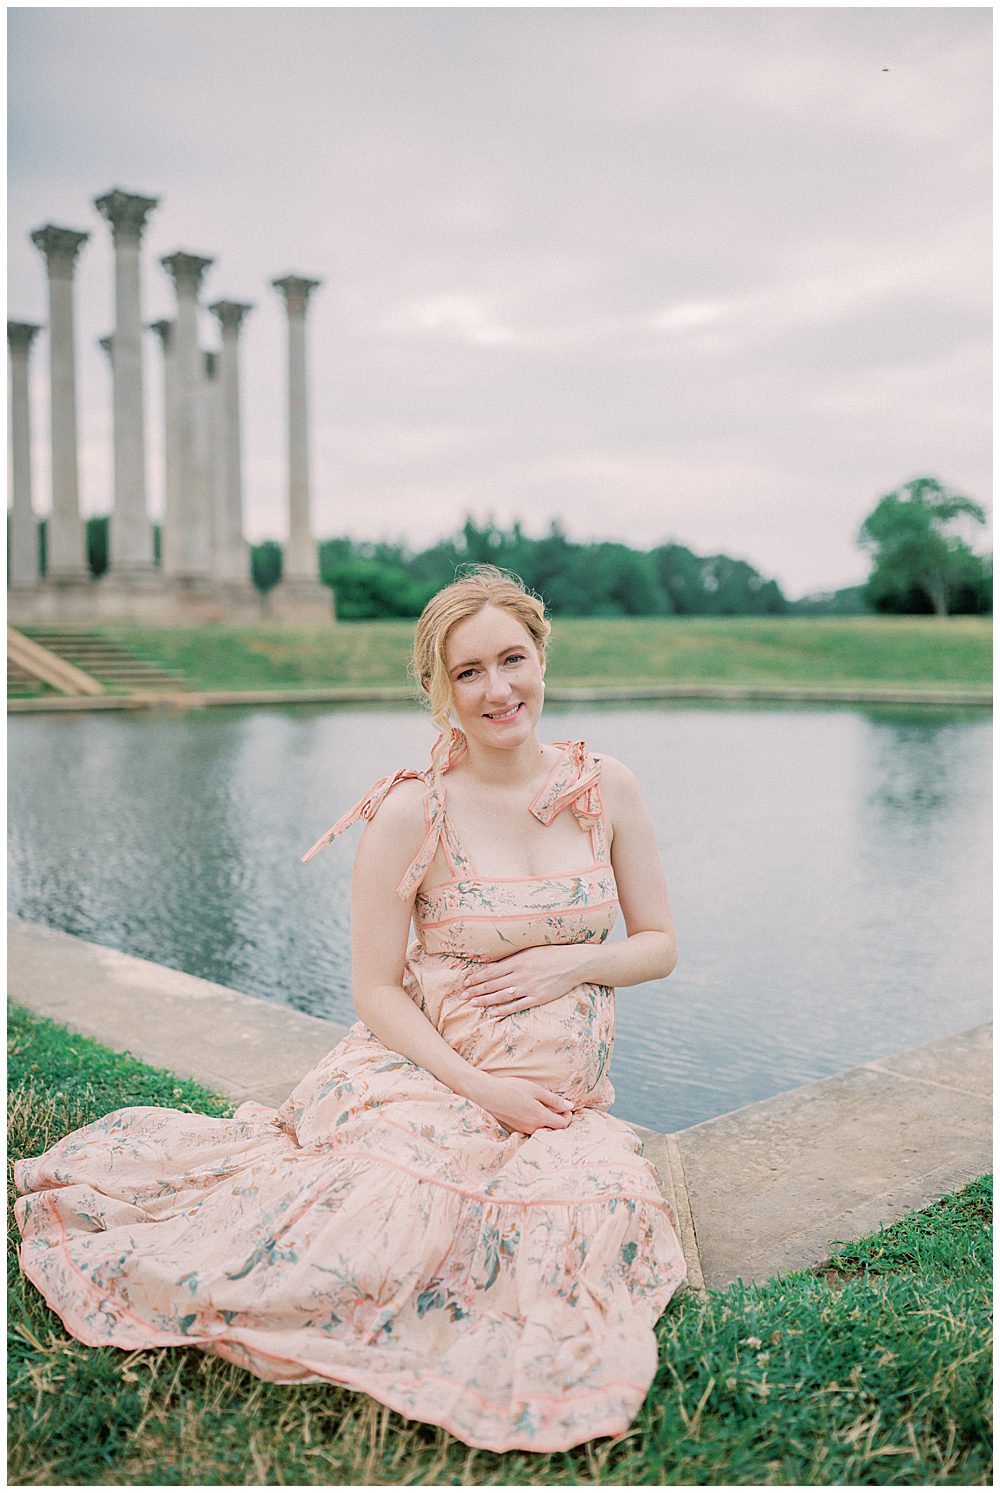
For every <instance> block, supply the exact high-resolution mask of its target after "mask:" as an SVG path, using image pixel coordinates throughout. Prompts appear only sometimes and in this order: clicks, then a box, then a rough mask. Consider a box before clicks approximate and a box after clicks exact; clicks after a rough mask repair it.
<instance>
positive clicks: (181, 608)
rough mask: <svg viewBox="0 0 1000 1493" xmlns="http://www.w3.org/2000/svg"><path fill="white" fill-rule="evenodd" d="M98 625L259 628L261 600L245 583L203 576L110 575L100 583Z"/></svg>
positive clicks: (257, 592) (111, 573)
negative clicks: (224, 624)
mask: <svg viewBox="0 0 1000 1493" xmlns="http://www.w3.org/2000/svg"><path fill="white" fill-rule="evenodd" d="M100 587H101V591H100V595H99V598H98V600H99V607H100V616H101V618H102V620H104V621H108V622H138V623H150V624H153V625H164V626H174V627H199V626H201V625H202V624H203V623H208V622H259V621H260V620H261V617H262V616H263V607H262V605H261V594H260V592H259V591H258V590H257V588H256V587H255V586H253V585H252V584H251V583H250V582H249V581H246V582H243V583H242V584H236V583H233V582H227V581H215V580H212V578H211V576H205V575H166V576H165V575H163V574H162V573H160V572H156V573H154V575H153V576H152V577H150V576H148V575H143V576H135V577H128V578H126V577H122V576H119V575H118V573H117V572H111V571H109V572H108V574H107V575H106V576H103V577H102V579H101V582H100Z"/></svg>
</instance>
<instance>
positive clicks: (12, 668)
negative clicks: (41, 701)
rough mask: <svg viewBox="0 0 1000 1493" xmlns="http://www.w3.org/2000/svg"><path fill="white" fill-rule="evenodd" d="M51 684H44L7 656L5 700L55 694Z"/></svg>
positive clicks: (28, 670)
mask: <svg viewBox="0 0 1000 1493" xmlns="http://www.w3.org/2000/svg"><path fill="white" fill-rule="evenodd" d="M56 693H57V692H56V690H54V689H53V688H52V686H51V684H46V683H45V682H44V680H42V679H39V678H38V676H37V675H36V674H32V673H31V671H30V669H26V668H25V667H24V665H23V664H21V663H18V661H17V660H16V659H13V658H11V656H10V654H9V653H8V655H7V699H8V700H23V699H27V698H28V697H29V696H38V695H54V694H56Z"/></svg>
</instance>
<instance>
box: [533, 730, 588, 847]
mask: <svg viewBox="0 0 1000 1493" xmlns="http://www.w3.org/2000/svg"><path fill="white" fill-rule="evenodd" d="M553 745H554V746H559V747H563V748H565V751H566V755H565V757H564V759H563V762H562V765H561V767H559V768H558V769H557V770H556V772H555V773H554V774H553V776H552V777H551V778H549V779H548V781H547V782H545V783H543V784H542V786H541V788H540V789H539V791H538V793H537V794H536V796H535V797H534V798H533V799H532V801H531V803H530V804H529V806H528V807H529V810H530V812H531V813H532V814H534V816H535V818H536V819H538V820H539V821H540V822H541V823H542V824H551V822H552V820H553V819H554V818H555V817H556V815H557V814H560V813H561V812H562V811H563V809H565V808H568V807H570V808H572V810H573V814H574V816H575V817H576V819H577V820H579V822H580V823H581V824H583V825H585V826H586V827H587V828H588V829H592V828H593V827H594V826H595V825H599V824H601V823H602V820H603V804H602V802H601V787H600V783H601V759H600V758H599V757H593V756H591V754H590V753H589V752H588V751H587V745H586V742H583V741H557V742H554V743H553Z"/></svg>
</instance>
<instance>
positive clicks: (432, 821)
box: [302, 728, 466, 902]
mask: <svg viewBox="0 0 1000 1493" xmlns="http://www.w3.org/2000/svg"><path fill="white" fill-rule="evenodd" d="M441 740H442V738H441V737H439V738H438V741H437V742H435V744H434V753H432V757H431V760H432V761H433V760H434V754H435V753H436V752H437V748H438V743H439V742H440V741H441ZM465 749H466V741H465V736H464V734H463V732H461V731H459V730H458V729H457V728H456V729H455V730H453V731H452V734H451V740H450V742H449V745H448V755H447V759H446V761H445V764H444V766H443V768H442V769H441V770H439V771H435V770H434V769H433V768H426V769H425V770H424V771H423V772H419V771H417V769H416V768H413V767H401V768H400V769H399V771H398V772H394V773H390V774H389V775H388V776H387V777H384V778H379V780H378V782H377V783H373V784H372V786H371V787H370V788H369V790H368V792H367V793H366V794H365V795H364V797H363V798H361V799H359V800H358V802H357V803H356V804H355V805H354V807H353V808H352V809H348V811H347V813H346V814H344V815H343V816H342V818H340V819H338V820H337V822H336V824H334V825H331V827H330V828H329V829H328V830H327V831H326V833H325V834H323V835H320V837H319V839H318V840H317V841H316V843H315V845H312V846H310V848H309V849H308V850H307V851H306V853H305V855H304V856H303V857H302V861H303V864H305V863H306V862H308V861H311V860H312V859H313V857H314V856H317V855H319V853H320V851H321V850H325V849H326V847H327V846H328V845H330V844H332V842H333V841H334V840H335V839H336V838H337V836H338V835H342V834H343V833H344V831H345V830H346V829H350V827H351V825H352V824H356V823H357V821H358V820H359V819H374V817H375V815H376V814H377V813H378V811H379V809H380V808H381V807H382V804H383V803H384V802H385V800H386V799H387V798H388V796H389V794H390V793H391V792H392V790H393V788H395V786H396V784H397V783H405V782H406V781H408V780H409V779H411V778H414V779H419V780H420V781H421V782H423V783H424V785H425V787H424V822H425V825H426V834H425V835H424V841H423V844H422V845H421V847H420V849H419V850H418V851H417V853H416V855H415V856H414V858H413V860H412V861H411V862H410V864H409V866H408V867H407V869H406V872H405V874H404V876H403V879H402V881H401V882H400V883H399V886H398V887H397V888H396V895H397V896H399V897H401V898H402V900H403V901H404V902H406V901H408V900H409V897H410V894H411V892H412V891H413V890H414V888H415V887H417V886H419V885H420V882H421V881H422V880H423V878H424V876H425V875H426V874H427V870H428V868H429V866H430V864H431V861H432V860H433V859H434V852H435V851H436V850H437V847H438V841H439V840H440V838H441V832H442V830H443V828H444V794H443V793H442V791H441V772H442V771H444V772H447V770H448V768H449V767H452V766H453V765H454V764H455V763H456V762H457V761H458V759H459V758H460V757H461V756H462V755H463V754H464V752H465Z"/></svg>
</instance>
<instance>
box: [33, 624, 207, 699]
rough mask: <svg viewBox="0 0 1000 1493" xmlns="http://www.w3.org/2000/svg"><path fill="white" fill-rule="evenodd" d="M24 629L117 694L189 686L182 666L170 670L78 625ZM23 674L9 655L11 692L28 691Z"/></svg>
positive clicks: (162, 691) (176, 688)
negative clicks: (181, 670) (77, 626)
mask: <svg viewBox="0 0 1000 1493" xmlns="http://www.w3.org/2000/svg"><path fill="white" fill-rule="evenodd" d="M20 631H21V632H22V633H24V635H25V636H26V637H27V638H30V639H31V641H32V642H34V643H38V644H40V645H41V647H43V648H47V649H48V650H49V652H50V653H54V654H57V655H58V657H59V658H61V659H64V660H65V662H66V663H68V664H72V665H73V666H74V668H77V669H81V670H82V671H83V672H84V673H85V674H89V675H90V676H91V677H92V678H93V679H96V680H99V681H100V683H101V684H102V685H105V686H106V687H108V688H109V689H111V690H113V691H114V692H115V693H116V694H117V693H119V692H121V691H125V692H127V693H131V692H133V691H137V692H138V691H141V692H143V693H149V692H153V693H169V694H176V693H177V691H179V690H184V689H186V688H187V684H186V682H185V679H184V675H183V674H182V673H181V672H180V670H179V669H168V668H166V667H165V666H164V665H163V664H158V663H155V662H154V661H153V660H152V659H148V658H143V657H141V656H140V655H139V654H136V653H131V652H129V650H128V649H127V648H122V647H121V646H120V645H119V644H118V643H113V642H111V641H110V640H109V639H108V638H103V637H101V636H100V634H99V633H96V632H88V631H86V630H85V629H82V628H76V627H22V628H21V629H20ZM15 671H17V672H15ZM22 675H23V670H20V671H18V670H17V665H13V661H12V660H11V659H10V658H9V656H8V663H7V679H8V687H7V693H8V695H12V694H24V693H27V692H28V688H29V687H28V686H26V685H25V684H24V683H23V682H22V678H21V677H20V676H22ZM28 677H29V678H30V676H28ZM12 686H13V687H12ZM30 689H31V692H32V693H35V692H37V681H36V680H32V681H31V685H30Z"/></svg>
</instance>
